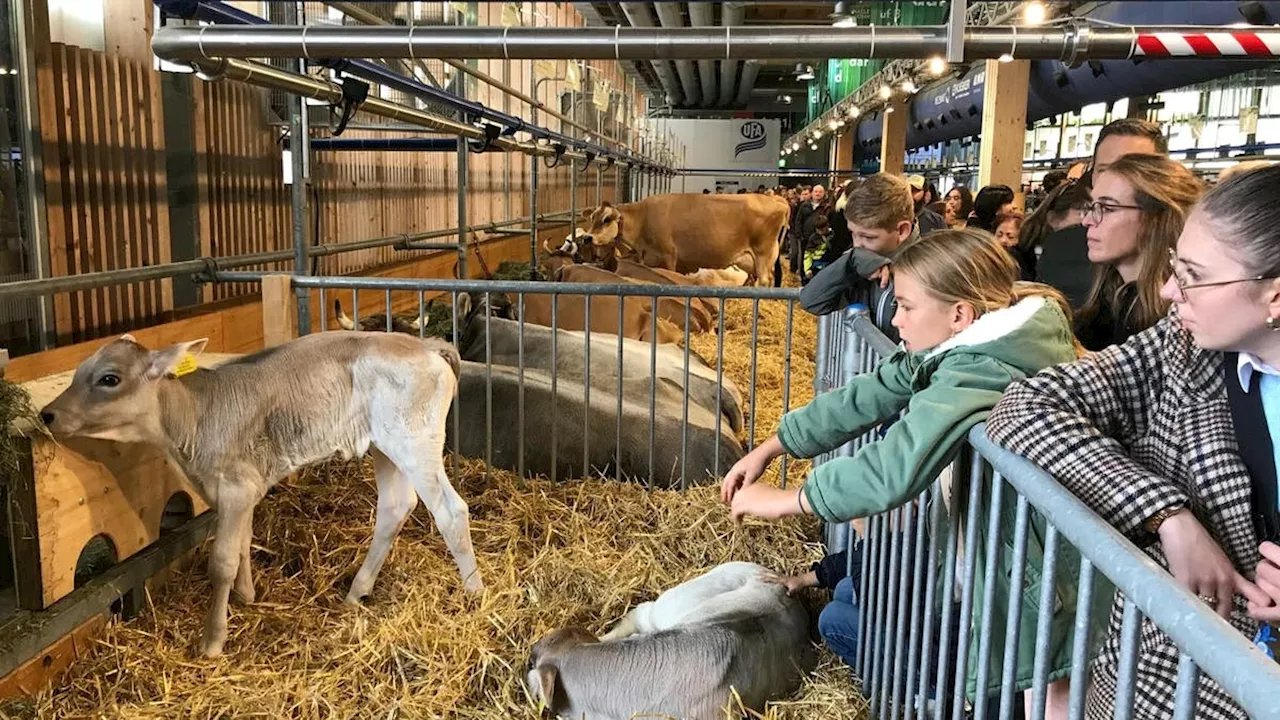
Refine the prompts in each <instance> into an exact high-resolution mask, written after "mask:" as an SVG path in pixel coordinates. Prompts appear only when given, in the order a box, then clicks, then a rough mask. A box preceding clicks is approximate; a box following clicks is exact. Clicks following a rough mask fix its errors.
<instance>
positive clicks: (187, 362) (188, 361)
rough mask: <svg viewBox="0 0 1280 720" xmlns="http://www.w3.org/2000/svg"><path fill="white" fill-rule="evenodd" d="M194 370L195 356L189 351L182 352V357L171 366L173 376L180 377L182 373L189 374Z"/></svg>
mask: <svg viewBox="0 0 1280 720" xmlns="http://www.w3.org/2000/svg"><path fill="white" fill-rule="evenodd" d="M195 371H196V356H195V355H192V354H191V353H183V354H182V359H181V360H179V361H178V364H177V365H176V366H174V368H173V376H174V377H182V376H183V375H190V374H191V373H193V372H195Z"/></svg>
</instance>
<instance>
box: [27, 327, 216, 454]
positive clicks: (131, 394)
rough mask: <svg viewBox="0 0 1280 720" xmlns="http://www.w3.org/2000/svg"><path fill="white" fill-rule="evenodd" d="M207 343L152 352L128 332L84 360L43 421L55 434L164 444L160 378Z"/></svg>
mask: <svg viewBox="0 0 1280 720" xmlns="http://www.w3.org/2000/svg"><path fill="white" fill-rule="evenodd" d="M207 342H208V340H207V339H205V338H202V339H200V340H192V341H191V342H184V343H178V344H177V345H173V346H170V347H167V348H165V349H163V350H148V349H147V348H145V347H143V346H142V345H139V344H138V343H137V341H135V340H134V339H133V336H132V335H122V336H121V337H119V338H117V339H115V340H113V341H111V342H109V343H107V344H106V345H103V346H102V347H101V348H99V349H98V351H97V352H95V353H94V354H93V355H91V356H89V358H87V359H86V360H85V361H84V362H82V363H80V366H79V367H77V368H76V371H75V375H74V376H73V377H72V378H71V385H70V386H68V387H67V389H66V390H63V391H62V394H60V395H58V397H56V398H54V399H53V401H51V402H50V403H49V404H48V405H45V406H44V407H43V408H42V409H41V410H40V419H41V420H42V421H43V422H44V424H45V426H46V427H47V428H49V430H50V432H52V433H53V434H54V436H55V437H66V438H70V437H86V438H96V439H101V440H115V441H117V442H137V443H153V444H154V443H159V442H160V441H161V440H162V439H163V437H164V432H163V430H162V428H161V427H160V412H159V411H160V398H159V381H160V380H162V379H163V378H165V377H167V376H169V375H172V374H173V372H174V370H175V369H176V368H177V367H178V365H179V363H181V362H182V361H183V359H184V358H185V357H186V355H187V354H188V353H191V354H192V355H196V354H199V353H200V351H201V350H203V349H204V346H205V344H206V343H207Z"/></svg>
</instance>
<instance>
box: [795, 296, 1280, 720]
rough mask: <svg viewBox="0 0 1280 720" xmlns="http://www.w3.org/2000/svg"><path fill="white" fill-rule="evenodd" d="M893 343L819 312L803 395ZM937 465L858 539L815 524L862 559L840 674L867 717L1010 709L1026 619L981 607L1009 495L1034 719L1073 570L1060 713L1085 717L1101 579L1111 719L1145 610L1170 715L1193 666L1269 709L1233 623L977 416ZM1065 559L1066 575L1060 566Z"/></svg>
mask: <svg viewBox="0 0 1280 720" xmlns="http://www.w3.org/2000/svg"><path fill="white" fill-rule="evenodd" d="M894 349H895V348H894V346H893V344H892V343H891V342H890V341H889V340H888V339H887V338H885V337H884V335H883V334H882V333H880V332H879V330H878V329H876V328H875V326H874V325H872V324H871V323H870V321H869V320H868V319H867V317H866V315H865V311H863V310H861V309H859V308H851V309H849V310H847V311H845V312H844V313H841V314H832V315H829V316H826V317H823V318H821V320H820V323H819V326H818V353H817V362H818V368H817V371H816V372H815V391H816V392H825V391H828V390H832V389H834V388H837V387H840V386H842V385H844V384H845V383H847V382H848V381H849V380H851V379H852V378H853V376H855V375H857V374H858V373H861V372H865V371H867V370H870V369H872V368H874V366H875V365H876V363H877V362H878V361H879V359H880V358H881V357H883V356H884V355H886V354H887V353H891V352H892V351H893V350H894ZM874 440H875V435H874V431H873V432H869V433H867V434H866V435H865V436H863V437H862V438H859V439H858V440H856V441H854V442H852V443H849V444H848V445H846V446H845V447H843V448H840V449H839V450H837V451H836V452H835V453H831V454H829V455H827V456H823V457H820V458H817V459H815V462H822V461H824V460H825V459H828V458H830V457H833V456H839V455H851V454H853V453H855V452H857V450H858V449H859V448H860V447H861V446H862V445H864V444H866V443H868V442H874ZM966 466H967V468H968V471H967V472H965V468H966ZM947 474H948V473H944V477H943V478H940V479H939V480H938V481H936V482H935V483H934V485H933V486H932V487H931V488H930V489H929V490H927V491H926V492H925V493H923V494H922V495H921V496H920V497H919V498H917V500H916V502H914V503H908V504H906V505H903V506H901V507H899V508H896V509H894V510H891V511H889V512H886V513H882V514H880V515H877V516H875V517H872V518H869V519H868V520H867V527H866V533H865V537H864V538H862V539H858V538H857V537H855V536H854V534H853V533H852V532H850V531H849V530H848V525H847V524H842V525H840V526H830V527H829V528H828V531H827V542H828V548H829V549H831V550H833V551H834V550H837V549H844V548H847V549H848V550H850V554H849V557H850V564H851V565H852V563H853V561H854V560H853V558H854V557H855V552H853V551H854V550H855V549H858V550H860V554H861V558H860V563H861V565H860V569H861V578H860V580H859V585H858V592H857V594H856V600H855V601H856V603H857V605H858V606H859V609H860V617H859V622H860V627H859V637H858V642H859V645H858V654H857V661H856V662H855V663H854V665H855V667H854V670H855V672H856V673H857V675H858V676H859V677H860V678H861V680H862V683H863V693H864V695H867V696H868V697H869V699H870V701H871V715H872V716H873V717H877V718H902V717H905V718H908V719H911V718H917V717H919V718H923V717H926V716H928V715H931V716H932V717H933V718H934V720H943V718H944V717H946V716H947V714H950V716H951V717H952V718H953V719H955V720H958V719H959V718H961V717H962V716H964V710H965V709H968V710H971V711H972V717H976V718H983V717H986V716H987V715H986V710H987V708H988V706H992V707H996V705H995V704H996V703H998V709H999V717H1001V718H1009V717H1012V713H1013V710H1014V703H1015V702H1020V701H1019V700H1017V699H1016V698H1015V693H1016V692H1017V691H1016V690H1015V676H1014V673H1015V669H1016V668H1017V666H1018V661H1019V660H1021V661H1024V662H1025V661H1026V660H1027V657H1026V653H1027V648H1026V646H1025V645H1023V644H1022V642H1021V641H1022V638H1021V633H1022V632H1023V631H1024V629H1023V628H1024V625H1027V624H1029V623H1030V620H1029V619H1025V620H1024V618H1022V617H1021V613H1022V611H1023V603H1022V602H1021V601H1015V602H1008V603H1007V605H1008V612H1007V614H1006V616H1005V617H1003V618H996V617H995V616H994V611H993V600H994V599H995V593H996V585H997V582H996V581H997V578H996V575H995V573H996V566H997V564H998V563H997V562H996V561H995V560H994V559H993V558H994V556H995V555H996V554H997V553H998V552H1001V551H1002V548H1001V546H1000V543H1001V542H1005V540H1004V538H1007V537H1008V533H1009V531H1010V528H1009V527H1007V521H1008V518H1009V514H1008V513H1006V512H1001V508H1008V507H1009V505H1010V504H1011V503H1012V504H1013V505H1014V511H1013V528H1012V532H1013V535H1012V568H1011V570H1010V574H1009V579H1008V582H1009V584H1008V587H1009V588H1021V589H1022V593H1026V592H1027V590H1026V587H1025V585H1024V581H1025V580H1026V579H1027V578H1028V576H1029V575H1030V574H1031V573H1032V572H1034V571H1033V570H1031V569H1030V568H1033V567H1034V565H1032V564H1031V561H1032V559H1033V558H1031V557H1029V552H1028V539H1029V535H1031V534H1032V525H1033V520H1032V518H1033V513H1034V514H1037V516H1038V517H1042V518H1044V520H1045V532H1044V534H1043V536H1042V537H1041V536H1037V537H1036V543H1037V548H1036V549H1037V550H1039V552H1038V553H1036V554H1039V555H1040V556H1041V558H1040V563H1039V568H1038V570H1039V579H1040V584H1041V585H1040V587H1041V591H1042V592H1041V593H1040V597H1039V599H1038V608H1039V612H1038V615H1037V617H1036V618H1035V637H1034V650H1033V651H1032V655H1033V657H1032V658H1031V659H1032V662H1033V675H1032V680H1031V686H1030V687H1029V688H1028V689H1027V690H1026V692H1029V693H1031V710H1032V716H1033V717H1035V718H1043V717H1044V710H1045V703H1046V698H1047V692H1048V690H1047V688H1048V675H1049V651H1050V627H1051V622H1052V619H1053V615H1054V611H1055V606H1059V607H1063V606H1065V607H1069V600H1070V599H1071V598H1070V597H1069V598H1067V601H1064V600H1063V599H1062V598H1061V597H1060V596H1057V593H1058V588H1061V587H1062V585H1061V584H1059V582H1060V581H1059V580H1058V578H1059V577H1065V576H1060V573H1063V572H1072V571H1073V570H1074V571H1075V583H1074V584H1073V585H1072V584H1070V582H1069V581H1067V582H1068V585H1067V587H1068V589H1069V590H1074V592H1073V593H1071V595H1073V596H1074V601H1075V614H1074V628H1073V629H1074V636H1073V637H1072V638H1071V642H1072V645H1071V672H1070V695H1069V707H1068V714H1069V716H1070V717H1071V718H1081V717H1083V716H1084V710H1085V704H1086V697H1085V695H1086V688H1087V687H1088V685H1089V677H1088V668H1089V667H1090V664H1091V660H1092V659H1093V658H1092V655H1093V653H1094V652H1096V646H1097V644H1098V643H1099V642H1100V641H1101V640H1102V639H1103V638H1101V637H1097V636H1091V628H1092V627H1093V626H1094V621H1093V619H1092V618H1091V613H1092V612H1093V611H1095V610H1096V609H1097V608H1098V605H1097V603H1099V602H1103V603H1105V602H1106V601H1107V600H1109V599H1111V595H1110V594H1109V593H1111V592H1112V588H1114V589H1115V590H1118V591H1119V592H1120V593H1121V594H1122V596H1123V600H1122V613H1123V616H1122V617H1123V620H1122V628H1121V637H1120V662H1119V672H1118V676H1117V678H1116V688H1115V697H1116V708H1115V717H1117V718H1130V717H1133V716H1134V702H1135V696H1136V693H1135V690H1136V687H1137V681H1138V640H1139V632H1140V629H1141V625H1142V619H1143V618H1144V617H1145V618H1148V619H1150V620H1151V621H1152V622H1153V623H1154V624H1155V625H1156V626H1158V627H1159V628H1160V630H1161V631H1163V632H1164V633H1165V634H1166V635H1167V636H1168V637H1169V638H1170V639H1171V640H1172V641H1173V642H1174V643H1175V644H1176V645H1177V647H1178V649H1179V651H1180V654H1181V655H1180V659H1179V664H1178V668H1177V686H1176V692H1175V694H1174V697H1172V698H1170V702H1171V704H1173V706H1174V708H1175V709H1174V713H1173V716H1174V717H1176V718H1191V717H1193V716H1194V715H1195V713H1196V704H1197V689H1198V684H1199V679H1200V674H1201V673H1204V674H1206V675H1208V676H1209V677H1210V678H1212V679H1213V680H1214V681H1215V682H1217V683H1218V684H1219V685H1220V686H1221V687H1222V688H1223V689H1224V690H1225V691H1226V692H1227V693H1228V694H1229V695H1230V696H1231V697H1232V698H1234V699H1235V701H1236V702H1237V703H1238V704H1239V705H1240V706H1241V707H1242V708H1243V709H1244V710H1245V711H1246V712H1247V713H1249V716H1250V717H1253V718H1280V702H1277V701H1276V694H1275V693H1276V688H1280V665H1278V664H1276V663H1274V662H1273V661H1271V660H1270V659H1268V658H1266V657H1265V656H1264V655H1262V654H1261V653H1260V652H1258V651H1257V649H1256V648H1255V647H1254V646H1253V644H1252V643H1251V642H1250V641H1249V640H1248V639H1247V638H1245V637H1244V636H1243V635H1242V634H1241V633H1240V632H1239V631H1237V630H1236V629H1235V628H1233V627H1232V626H1231V625H1230V624H1228V623H1227V622H1226V621H1225V620H1223V619H1222V618H1221V617H1219V616H1218V615H1217V614H1216V613H1214V612H1213V611H1212V610H1211V609H1209V608H1208V607H1207V606H1206V605H1205V604H1204V603H1202V602H1200V601H1199V600H1197V599H1196V597H1195V595H1194V594H1193V593H1191V592H1189V591H1188V590H1186V589H1185V588H1183V587H1182V586H1181V585H1179V584H1178V583H1177V582H1176V581H1175V580H1174V579H1173V578H1172V576H1170V575H1169V574H1168V573H1167V572H1166V571H1165V570H1164V569H1163V568H1161V567H1160V566H1159V565H1158V564H1157V563H1156V562H1155V561H1153V560H1152V559H1151V558H1150V557H1149V556H1148V555H1146V554H1145V553H1144V552H1142V551H1141V550H1140V549H1139V548H1138V547H1137V546H1135V545H1134V544H1133V543H1132V542H1130V541H1129V540H1128V539H1127V538H1125V537H1124V536H1123V535H1121V534H1120V533H1119V532H1117V531H1116V530H1115V529H1114V528H1112V527H1111V526H1110V525H1108V524H1107V523H1106V522H1105V521H1104V520H1102V519H1101V518H1100V517H1098V516H1097V515H1096V514H1095V513H1093V512H1092V511H1091V510H1090V509H1089V508H1088V507H1087V506H1086V505H1085V504H1084V503H1082V502H1081V501H1080V500H1079V499H1077V498H1076V497H1075V496H1074V495H1072V494H1071V493H1070V492H1069V491H1067V490H1066V489H1064V488H1063V487H1062V486H1061V485H1059V484H1058V483H1057V482H1056V481H1054V479H1053V478H1052V477H1050V476H1048V475H1047V474H1045V473H1044V472H1042V471H1041V470H1039V469H1038V468H1037V467H1035V466H1034V465H1033V464H1031V463H1030V462H1029V461H1027V460H1026V459H1024V458H1021V457H1018V456H1016V455H1014V454H1013V453H1011V452H1009V451H1007V450H1004V449H1002V448H1000V447H997V446H996V445H995V444H994V443H992V442H991V440H990V439H988V438H987V436H986V432H985V426H984V425H982V424H979V425H978V426H976V427H974V428H973V429H972V431H971V432H970V433H969V438H968V442H967V443H966V446H965V447H964V448H963V449H962V451H961V453H960V455H959V456H958V457H957V459H956V460H955V462H954V463H953V464H952V465H951V467H950V468H949V474H950V476H951V478H950V481H949V482H948V480H947V478H946V477H945V476H946V475H947ZM982 500H988V501H989V502H988V503H987V505H988V506H989V507H990V508H992V510H991V511H990V513H989V516H988V517H982V516H981V514H980V508H981V507H982V506H983V505H984V503H983V502H981V501H982ZM984 529H985V533H984V534H985V546H984V549H983V550H982V554H983V557H984V558H985V559H986V562H985V564H984V565H985V566H984V567H982V568H981V571H982V573H983V578H982V579H983V582H982V595H981V607H982V612H981V613H980V615H979V616H978V617H976V618H975V612H974V607H975V603H976V601H977V600H978V598H977V597H976V588H977V585H978V583H977V579H978V572H979V565H978V562H977V557H978V554H979V547H978V539H979V534H980V532H981V531H983V530H984ZM961 533H963V545H961V544H960V539H961ZM1077 554H1078V570H1077V569H1075V568H1070V567H1067V566H1068V565H1069V563H1070V559H1071V558H1073V557H1076V556H1077ZM940 555H941V562H939V556H940ZM926 559H927V562H926ZM1059 566H1063V567H1062V568H1061V569H1060V568H1059ZM852 569H853V568H852V567H850V568H849V570H852ZM851 574H852V573H851ZM1099 576H1101V577H1099ZM940 579H941V581H939V580H940ZM939 592H940V593H941V598H940V599H939V597H938V594H939ZM1009 594H1010V595H1012V592H1010V593H1009ZM1016 597H1019V598H1021V597H1022V595H1021V594H1019V595H1017V596H1016ZM939 613H940V615H941V617H940V618H939V617H938V614H939ZM956 613H958V618H957V617H956ZM938 619H940V631H939V632H938V635H940V637H939V638H937V642H936V644H935V642H933V640H932V639H931V638H929V637H927V636H928V635H929V634H930V633H931V632H932V629H933V628H934V622H935V620H938ZM957 621H958V622H957ZM998 626H1002V627H1003V629H1002V630H1001V629H999V627H998ZM953 627H954V628H955V633H954V634H955V635H956V637H954V642H953V637H952V635H953V632H952V628H953ZM971 643H973V644H976V657H975V658H973V659H974V660H976V663H977V665H976V668H975V674H976V678H975V679H976V682H974V683H973V687H974V690H973V691H970V690H968V689H967V688H966V685H968V682H967V679H966V678H967V675H968V673H969V663H970V660H971V652H972V651H973V650H974V648H971V646H970V645H971ZM952 648H955V649H952ZM993 653H995V657H996V658H999V659H1000V661H1001V662H1000V665H999V668H1000V670H1001V676H1000V678H999V688H1000V692H999V695H998V697H997V696H994V695H992V696H988V694H987V693H986V692H984V691H983V688H988V687H991V683H992V682H994V681H995V678H993V677H991V676H990V675H989V669H990V665H991V662H990V661H991V660H992V657H993ZM935 670H936V673H935V672H934V671H935ZM931 696H932V697H931ZM931 702H932V710H931V711H930V710H929V704H930V703H931ZM948 707H949V709H948Z"/></svg>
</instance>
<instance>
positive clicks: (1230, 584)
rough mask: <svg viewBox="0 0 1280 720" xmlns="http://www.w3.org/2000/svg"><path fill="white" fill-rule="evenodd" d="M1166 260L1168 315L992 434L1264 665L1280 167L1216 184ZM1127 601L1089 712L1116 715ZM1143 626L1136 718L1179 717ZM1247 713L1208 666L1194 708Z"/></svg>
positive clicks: (1276, 411)
mask: <svg viewBox="0 0 1280 720" xmlns="http://www.w3.org/2000/svg"><path fill="white" fill-rule="evenodd" d="M1122 162H1123V161H1122ZM1112 167H1115V166H1112ZM1135 200H1136V199H1135ZM1134 204H1136V202H1135V203H1134ZM1171 260H1172V263H1173V271H1172V275H1171V277H1170V278H1169V280H1168V281H1167V282H1166V283H1165V284H1164V286H1163V288H1162V290H1161V292H1162V295H1163V298H1164V300H1165V301H1167V302H1170V303H1172V304H1173V308H1172V310H1171V311H1170V312H1169V313H1168V315H1167V316H1166V317H1165V318H1163V319H1161V320H1160V321H1159V322H1158V323H1157V324H1156V325H1155V326H1154V327H1152V328H1150V329H1149V330H1146V331H1144V332H1141V333H1139V334H1137V335H1135V336H1134V337H1133V338H1131V339H1130V340H1129V341H1128V342H1126V343H1124V344H1123V345H1117V346H1114V347H1111V348H1107V349H1106V350H1103V351H1102V352H1100V353H1095V354H1091V355H1088V356H1086V357H1085V358H1084V359H1082V360H1080V361H1078V362H1075V363H1070V364H1066V365H1059V366H1056V367H1054V368H1051V369H1049V370H1046V371H1043V372H1041V373H1040V374H1038V375H1036V376H1034V377H1031V378H1028V379H1026V380H1023V381H1019V382H1015V383H1013V384H1012V385H1010V386H1009V389H1008V390H1007V391H1006V393H1005V395H1004V397H1003V398H1002V399H1001V401H1000V402H999V403H998V404H997V405H996V407H995V409H994V410H993V411H992V413H991V415H990V417H989V418H988V421H987V433H988V434H989V435H990V436H991V438H992V440H994V441H995V442H997V443H999V444H1001V445H1003V446H1005V447H1007V448H1009V449H1010V450H1012V451H1014V452H1016V453H1019V454H1021V455H1023V456H1025V457H1027V458H1028V459H1030V460H1031V461H1032V462H1034V463H1036V464H1037V465H1039V466H1040V467H1042V468H1044V469H1045V470H1046V471H1047V472H1049V473H1050V474H1051V475H1053V476H1054V478H1055V479H1056V480H1057V481H1058V482H1059V483H1061V484H1062V485H1063V486H1064V487H1066V488H1067V489H1069V490H1070V491H1072V492H1073V493H1075V494H1076V495H1077V496H1078V497H1079V498H1080V499H1081V500H1083V501H1084V502H1085V503H1087V504H1088V505H1089V506H1090V507H1092V508H1093V510H1094V511H1095V512H1097V513H1098V514H1099V515H1100V516H1102V518H1103V519H1105V520H1107V521H1108V522H1109V523H1111V524H1112V525H1113V526H1115V528H1116V529H1117V530H1119V531H1120V532H1121V533H1123V534H1124V535H1125V536H1127V537H1128V538H1129V539H1130V540H1132V541H1133V542H1134V543H1135V544H1137V545H1138V546H1139V547H1141V548H1143V549H1144V550H1145V551H1146V552H1147V553H1148V554H1149V555H1150V556H1151V557H1152V558H1153V559H1154V560H1155V561H1156V562H1157V563H1160V564H1161V565H1162V566H1163V567H1165V568H1167V569H1168V570H1169V572H1170V573H1171V574H1172V575H1173V577H1174V579H1175V580H1176V581H1177V583H1178V584H1179V585H1181V586H1182V587H1183V588H1185V589H1186V590H1187V591H1189V592H1190V593H1191V594H1193V595H1194V596H1195V597H1196V598H1198V599H1199V601H1200V602H1203V603H1204V604H1206V605H1207V606H1208V607H1209V608H1212V609H1213V610H1215V611H1216V612H1217V613H1219V614H1220V615H1221V616H1222V617H1224V618H1226V619H1227V620H1228V621H1229V622H1230V623H1231V625H1232V626H1234V627H1235V628H1236V629H1237V630H1239V631H1240V632H1241V633H1243V634H1244V635H1245V637H1246V638H1249V639H1251V640H1253V642H1254V644H1255V646H1256V647H1257V648H1258V650H1259V655H1258V661H1260V662H1266V660H1265V657H1270V658H1272V659H1273V660H1274V659H1275V658H1276V657H1277V654H1280V642H1277V629H1280V545H1277V543H1278V542H1280V499H1278V498H1280V487H1278V481H1277V464H1280V165H1277V166H1272V167H1269V168H1263V169H1258V170H1250V171H1247V172H1241V173H1239V174H1238V175H1235V176H1233V177H1231V178H1230V179H1229V180H1227V181H1225V182H1223V183H1221V184H1220V185H1218V186H1217V187H1215V188H1214V189H1213V190H1211V191H1209V192H1208V193H1207V194H1206V195H1205V197H1204V199H1203V200H1201V201H1200V203H1199V204H1198V205H1197V206H1196V207H1195V209H1194V211H1192V213H1191V214H1190V217H1188V219H1187V221H1186V225H1185V227H1184V228H1183V230H1182V233H1181V237H1180V238H1179V239H1178V241H1177V245H1176V249H1175V253H1174V255H1173V256H1172V258H1171V257H1170V256H1169V254H1168V252H1167V251H1166V253H1165V267H1168V266H1169V263H1170V261H1171ZM1121 607H1122V606H1121V605H1120V604H1119V602H1117V603H1116V604H1115V605H1113V607H1112V614H1111V623H1110V630H1109V633H1108V636H1107V638H1106V640H1105V643H1104V644H1103V647H1102V649H1101V652H1100V655H1099V657H1098V659H1097V661H1096V662H1095V663H1094V665H1093V670H1092V683H1091V686H1092V687H1091V689H1090V698H1089V704H1088V717H1090V718H1101V717H1111V711H1110V707H1111V705H1112V704H1113V702H1114V699H1115V692H1116V682H1117V681H1116V678H1117V673H1118V672H1119V668H1120V644H1121ZM1140 632H1141V637H1140V639H1139V641H1138V648H1139V650H1138V659H1137V665H1136V673H1137V674H1136V678H1135V679H1136V687H1137V694H1136V698H1135V702H1136V704H1135V707H1134V710H1135V712H1134V714H1133V717H1135V718H1138V719H1139V720H1145V719H1147V718H1161V719H1163V718H1170V717H1173V716H1174V714H1173V710H1174V688H1175V686H1176V685H1177V674H1178V664H1179V660H1180V658H1179V650H1178V648H1177V647H1176V646H1175V645H1174V643H1173V642H1172V641H1171V640H1170V639H1169V638H1168V636H1166V635H1165V634H1164V633H1162V632H1160V631H1159V630H1158V629H1157V628H1156V627H1155V625H1153V624H1152V623H1150V622H1148V621H1145V620H1144V621H1143V625H1142V628H1141V631H1140ZM1244 716H1245V713H1244V712H1243V711H1242V709H1241V708H1240V707H1239V706H1237V705H1236V704H1235V702H1234V701H1232V700H1231V698H1230V697H1229V696H1228V695H1227V693H1226V692H1225V691H1224V690H1223V689H1222V688H1221V687H1220V686H1219V685H1218V684H1217V683H1216V682H1214V680H1213V679H1211V678H1210V677H1209V676H1207V675H1204V674H1201V676H1200V681H1199V685H1198V687H1197V707H1196V713H1195V717H1196V718H1210V719H1214V720H1216V719H1218V718H1223V719H1225V718H1241V717H1244Z"/></svg>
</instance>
